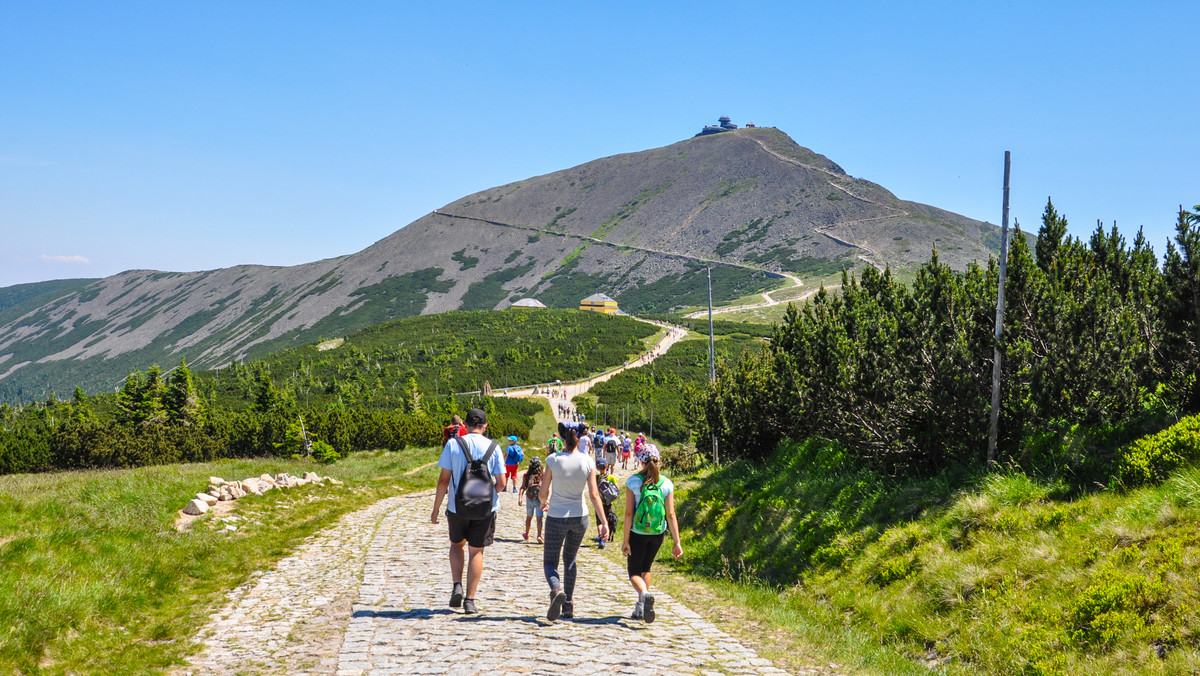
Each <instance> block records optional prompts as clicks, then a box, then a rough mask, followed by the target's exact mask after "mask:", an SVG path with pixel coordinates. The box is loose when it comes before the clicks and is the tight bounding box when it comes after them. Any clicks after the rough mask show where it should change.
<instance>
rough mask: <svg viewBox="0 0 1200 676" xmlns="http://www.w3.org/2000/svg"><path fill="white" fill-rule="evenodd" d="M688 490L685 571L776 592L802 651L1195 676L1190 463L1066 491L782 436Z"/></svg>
mask: <svg viewBox="0 0 1200 676" xmlns="http://www.w3.org/2000/svg"><path fill="white" fill-rule="evenodd" d="M699 478H700V479H701V480H700V481H698V482H695V483H692V487H691V489H690V490H688V491H687V492H686V493H685V494H684V495H683V497H682V498H681V499H680V501H679V504H680V505H681V521H682V527H683V528H684V530H685V531H686V533H687V540H688V549H689V552H690V553H689V555H688V561H687V563H688V564H689V565H690V566H691V567H692V568H693V569H694V570H695V571H697V572H702V573H704V574H706V575H718V576H724V577H728V578H732V579H736V580H741V581H744V582H751V583H767V584H771V585H780V587H778V588H777V589H779V590H782V591H778V592H777V596H778V598H777V601H776V603H778V604H779V605H780V607H785V608H787V609H789V610H790V611H791V612H793V613H795V614H796V616H798V617H800V618H802V620H801V621H793V622H792V623H791V625H790V626H789V627H787V631H794V632H798V633H800V634H803V635H804V639H805V640H806V641H809V642H813V643H816V644H826V645H835V644H837V643H839V642H841V639H840V638H839V634H840V633H842V632H843V631H844V632H845V633H860V634H864V635H869V636H874V637H876V638H877V640H879V641H881V642H882V643H883V644H884V645H885V646H888V647H890V648H891V649H894V650H897V651H899V652H900V653H902V654H905V655H907V656H909V657H910V658H912V659H913V660H914V661H916V662H919V663H922V664H926V665H927V666H930V667H938V666H940V667H942V668H944V669H945V670H946V672H947V673H962V674H979V673H1013V674H1046V675H1052V674H1084V673H1096V674H1099V673H1106V674H1135V673H1136V674H1141V673H1163V674H1184V673H1196V670H1197V669H1198V668H1200V633H1198V632H1197V627H1200V622H1198V620H1200V617H1198V616H1197V612H1198V611H1197V608H1200V605H1198V603H1200V583H1198V582H1197V581H1198V580H1200V529H1198V528H1197V517H1198V516H1200V470H1197V469H1195V468H1186V469H1183V470H1181V471H1179V472H1177V473H1176V474H1174V475H1173V476H1172V477H1171V478H1170V479H1168V480H1167V481H1166V482H1165V483H1164V484H1162V485H1160V486H1157V487H1152V488H1143V489H1138V490H1133V491H1128V492H1122V491H1103V492H1097V493H1091V494H1086V495H1078V494H1073V493H1071V492H1069V491H1067V490H1064V489H1063V488H1062V487H1060V486H1057V485H1045V484H1042V483H1039V482H1037V481H1035V480H1032V479H1030V478H1028V477H1026V476H1024V475H1020V474H1015V475H1005V474H994V475H989V476H983V477H978V478H975V479H974V480H969V481H966V482H963V481H961V480H960V479H961V478H958V479H956V478H952V477H938V478H933V479H911V480H895V479H890V478H887V477H883V476H880V475H878V474H875V473H873V472H872V471H870V470H868V469H866V468H864V467H862V466H861V465H858V464H856V463H853V462H850V461H848V460H847V459H846V458H845V457H844V456H842V455H841V454H840V453H839V452H838V451H837V449H836V448H832V447H829V446H825V445H822V444H820V443H818V442H809V443H807V444H797V443H792V442H787V443H785V444H783V445H781V447H780V449H779V451H778V452H777V453H776V454H775V455H774V456H773V457H771V458H770V459H769V460H768V461H767V462H765V463H750V462H746V461H740V462H734V463H732V464H729V465H726V466H723V467H721V468H720V469H719V470H716V471H712V470H709V471H707V472H705V473H703V474H702V475H701V476H700V477H699ZM955 485H965V486H966V488H960V489H955V488H952V487H953V486H955ZM842 657H844V658H846V659H850V660H852V659H853V657H852V656H842Z"/></svg>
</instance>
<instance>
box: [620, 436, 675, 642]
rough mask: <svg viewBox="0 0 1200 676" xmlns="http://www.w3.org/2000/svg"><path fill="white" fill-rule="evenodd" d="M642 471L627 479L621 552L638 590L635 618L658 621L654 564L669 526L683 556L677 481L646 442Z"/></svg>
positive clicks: (634, 585) (641, 459)
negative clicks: (663, 471) (652, 582)
mask: <svg viewBox="0 0 1200 676" xmlns="http://www.w3.org/2000/svg"><path fill="white" fill-rule="evenodd" d="M637 459H638V461H639V462H640V463H641V464H642V471H641V472H639V473H637V474H634V475H633V476H631V477H629V479H627V480H626V481H625V488H627V489H628V490H626V491H625V527H624V533H625V536H624V539H622V541H621V552H622V553H624V554H625V556H626V557H627V558H626V570H627V572H628V573H629V583H630V584H632V585H633V588H634V589H636V590H637V593H638V600H637V604H635V605H634V607H633V615H632V616H631V617H632V618H633V619H635V620H645V621H646V622H653V621H654V615H655V613H654V595H653V594H651V593H650V567H651V566H652V565H654V557H655V556H657V555H658V549H659V547H661V546H662V541H663V536H664V535H665V534H666V532H667V530H668V528H669V529H670V531H671V539H673V540H674V541H675V546H674V547H673V548H672V550H671V554H672V555H673V556H674V557H675V558H676V559H678V558H679V557H681V556H683V545H682V544H681V543H680V541H679V522H678V521H676V520H675V485H674V484H673V483H671V480H670V479H668V478H666V477H665V476H662V475H661V474H660V473H659V471H658V463H659V452H658V447H657V446H655V445H654V444H646V446H645V448H643V449H642V452H641V453H639V454H638V458H637Z"/></svg>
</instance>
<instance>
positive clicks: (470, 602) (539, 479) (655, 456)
mask: <svg viewBox="0 0 1200 676" xmlns="http://www.w3.org/2000/svg"><path fill="white" fill-rule="evenodd" d="M486 431H487V414H486V413H485V412H484V411H482V410H481V409H471V410H470V411H468V412H467V416H466V420H465V421H459V420H458V418H457V417H455V422H454V423H453V424H452V425H451V426H450V427H447V428H446V434H445V446H444V447H443V449H442V456H441V458H440V459H439V460H438V467H440V468H441V476H440V477H439V480H438V485H437V491H436V493H435V495H434V502H433V512H432V514H431V515H430V520H431V522H432V523H434V524H437V523H438V519H439V517H440V516H442V513H441V510H442V503H443V501H446V511H445V513H444V515H445V517H446V522H447V526H448V529H449V535H450V575H451V578H452V580H453V587H452V589H451V592H450V607H451V608H462V609H463V612H465V613H468V614H474V613H478V612H479V609H478V608H477V606H476V603H475V599H476V593H477V592H478V589H479V581H480V578H481V577H482V575H483V553H484V549H485V548H486V547H488V546H490V545H491V544H492V542H493V539H494V536H495V529H496V512H497V511H499V509H500V496H499V494H500V493H503V492H505V490H506V489H507V488H508V486H509V482H510V481H511V483H512V490H513V492H516V493H517V494H518V498H517V504H518V506H521V505H524V506H525V532H524V534H523V539H524V540H525V541H528V540H529V536H530V530H531V526H532V525H533V522H534V520H536V522H537V541H538V543H541V544H543V545H544V549H543V556H542V569H543V571H542V572H543V574H544V575H545V578H546V583H547V585H548V586H549V588H550V602H549V606H548V608H547V610H546V618H547V619H549V620H552V621H553V620H557V619H559V618H560V617H562V618H568V619H569V618H573V617H574V616H575V596H574V592H575V580H576V577H577V575H578V553H579V548H580V546H581V545H582V544H583V541H584V539H585V538H586V537H587V531H588V528H589V524H590V521H591V520H590V517H589V505H590V508H591V510H593V511H594V513H595V514H596V524H597V530H598V537H597V542H598V544H599V546H600V547H601V548H603V547H604V544H605V543H606V542H612V541H613V540H614V538H615V531H616V530H617V528H618V521H617V518H616V513H615V504H616V503H617V502H618V501H619V497H620V493H621V490H620V486H619V485H618V482H617V478H616V477H615V476H614V475H612V474H611V473H610V472H611V470H612V469H613V468H614V467H615V466H616V463H617V461H618V458H620V462H621V466H622V468H628V463H629V461H630V460H631V459H632V460H633V461H634V462H635V463H636V464H635V469H636V470H637V471H636V473H635V474H633V475H631V476H630V477H629V478H628V479H626V481H625V503H624V519H623V520H622V521H621V522H619V523H620V530H621V531H622V536H621V551H622V552H623V553H624V554H625V557H626V572H627V573H628V575H629V582H630V585H631V586H632V587H633V589H634V590H635V591H636V592H637V601H636V603H635V605H634V609H633V612H632V613H631V615H630V617H631V618H632V619H635V620H643V621H645V622H653V621H654V619H655V609H654V595H653V594H652V593H651V592H650V577H651V574H650V571H651V568H652V566H653V563H654V559H655V557H656V556H657V554H658V551H659V549H660V548H661V547H662V544H663V540H664V539H665V537H666V535H667V533H668V532H669V533H670V535H671V538H672V540H673V541H674V546H673V548H672V554H673V555H674V556H675V558H679V557H681V556H682V555H683V547H682V544H681V543H680V539H679V524H678V522H677V520H676V517H675V497H674V485H673V484H672V483H671V480H670V479H668V478H666V477H664V476H662V474H661V473H660V470H659V464H660V462H661V457H660V454H659V450H658V448H657V447H656V446H654V445H653V444H650V443H648V442H647V441H646V439H645V437H643V436H640V435H639V436H638V437H637V438H636V439H634V438H631V437H629V436H628V435H617V434H616V433H615V430H612V429H610V430H607V431H602V430H597V432H596V433H594V434H590V433H589V430H588V427H587V425H586V424H585V423H580V422H560V423H558V433H557V434H556V435H555V436H554V437H553V438H551V440H550V441H549V442H548V443H547V448H546V452H547V457H546V459H545V461H544V462H543V461H542V460H541V459H540V458H536V457H535V458H531V459H530V461H529V465H528V469H527V470H526V472H525V474H524V476H523V477H522V478H521V482H520V485H519V486H518V484H517V473H518V469H519V466H520V463H521V462H522V461H523V460H524V451H523V449H521V447H520V445H519V444H518V443H517V441H518V439H517V438H516V437H509V441H510V442H512V443H510V444H509V445H508V447H507V448H506V449H505V450H504V451H501V450H500V446H499V444H498V443H497V442H495V441H493V440H491V439H489V438H488V437H487V436H485V433H486ZM502 456H503V457H502ZM447 498H448V500H447ZM464 572H465V578H466V583H465V586H464V583H463V580H464Z"/></svg>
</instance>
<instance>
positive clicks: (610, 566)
mask: <svg viewBox="0 0 1200 676" xmlns="http://www.w3.org/2000/svg"><path fill="white" fill-rule="evenodd" d="M516 498H517V496H516V494H513V493H506V494H504V495H503V496H502V497H501V500H502V508H501V510H500V519H499V522H498V524H497V529H496V538H497V539H496V543H495V544H494V545H493V546H491V547H489V548H488V549H487V553H486V555H485V564H484V576H483V582H482V584H481V585H480V591H479V594H478V598H477V602H478V604H479V609H480V613H481V614H480V615H478V616H467V615H463V614H462V613H461V611H458V610H451V609H450V608H448V607H447V600H448V598H449V593H450V584H449V577H450V574H449V564H448V562H447V558H446V550H447V543H446V526H445V519H444V518H442V519H441V520H440V521H441V523H439V524H438V525H436V526H435V525H432V524H430V523H429V509H430V507H431V506H432V492H430V491H426V492H422V493H418V494H413V495H409V496H402V497H396V498H389V499H387V500H383V501H381V502H379V503H377V504H375V505H373V506H371V507H369V508H366V509H363V510H360V511H359V512H355V513H353V514H350V515H347V516H346V517H344V518H343V519H342V520H341V521H340V522H339V523H338V524H337V525H336V526H333V527H331V528H329V529H327V530H325V531H323V532H322V533H320V534H318V535H317V536H314V537H313V538H312V539H310V541H309V542H308V543H306V544H305V545H304V546H303V547H302V548H301V549H300V550H299V551H298V552H297V553H296V554H295V555H293V556H291V557H289V558H287V559H285V560H283V561H282V562H280V564H279V565H278V566H277V568H276V570H275V571H273V572H271V573H269V574H266V575H263V576H261V577H259V578H257V579H256V580H253V581H251V582H250V583H248V584H246V585H244V586H243V587H240V588H238V589H237V590H234V591H233V592H231V593H230V595H229V604H228V606H227V607H226V608H225V609H224V610H222V611H221V612H220V613H219V614H217V615H216V616H215V617H214V619H213V622H212V624H211V625H210V631H211V635H209V636H208V638H207V639H206V649H205V651H204V652H203V653H202V654H201V655H199V656H198V657H197V658H196V659H195V660H194V661H193V664H192V666H191V667H189V668H188V669H186V670H182V671H181V672H180V673H185V674H186V673H191V674H235V673H236V674H255V673H289V674H292V673H312V674H318V673H319V674H332V673H336V674H339V675H345V676H351V675H358V674H364V675H365V674H376V675H379V674H410V673H416V674H421V673H423V674H443V673H447V674H495V673H530V674H597V673H604V674H608V673H614V674H620V673H623V674H655V673H673V674H675V673H683V674H686V673H699V674H773V673H774V674H780V673H786V672H784V671H783V670H781V669H778V668H776V667H774V666H773V665H772V664H771V662H770V661H768V660H766V659H763V658H760V657H758V656H757V655H756V653H755V652H754V651H753V650H751V649H749V648H747V647H745V646H743V645H742V644H740V643H739V642H738V641H736V640H734V639H732V638H731V637H730V636H728V635H727V634H725V633H724V632H722V631H720V630H719V629H717V628H716V627H715V626H714V625H713V624H711V623H710V622H708V621H707V620H705V619H703V618H702V617H700V616H699V615H697V614H696V613H695V612H693V611H692V610H691V609H689V608H687V607H686V606H685V605H683V604H682V603H680V602H678V601H676V600H675V599H672V598H671V597H670V596H668V595H667V594H665V593H661V592H658V593H656V597H657V602H656V608H657V610H658V619H657V621H655V622H654V623H653V624H645V623H643V622H640V621H638V622H635V621H632V620H629V619H628V616H629V613H630V611H631V610H632V608H633V601H634V594H633V591H632V589H631V588H630V586H629V583H628V580H627V578H626V577H625V572H624V569H623V568H622V567H620V566H618V565H616V564H615V563H613V562H611V561H609V560H608V559H606V558H605V557H604V556H602V555H601V553H600V552H599V551H597V550H596V549H595V547H594V546H591V547H588V546H587V545H586V544H585V547H584V549H583V550H582V551H581V554H580V558H579V570H580V578H579V582H578V584H577V588H576V590H575V614H576V618H575V619H574V620H573V621H572V620H559V621H558V622H554V623H551V622H548V621H547V620H546V619H545V613H546V606H547V605H548V602H549V593H548V588H547V587H546V583H545V581H544V578H543V577H542V573H541V560H542V547H541V546H540V545H538V544H536V542H535V541H533V540H531V541H530V542H528V543H527V542H523V541H522V540H521V535H520V534H521V531H522V530H523V529H524V514H525V511H524V508H520V509H518V508H517V505H516ZM535 530H536V527H535ZM351 602H352V605H351Z"/></svg>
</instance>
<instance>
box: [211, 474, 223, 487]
mask: <svg viewBox="0 0 1200 676" xmlns="http://www.w3.org/2000/svg"><path fill="white" fill-rule="evenodd" d="M208 483H210V484H212V485H214V486H220V485H222V484H224V483H225V480H224V479H222V478H221V477H219V476H210V477H208Z"/></svg>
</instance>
